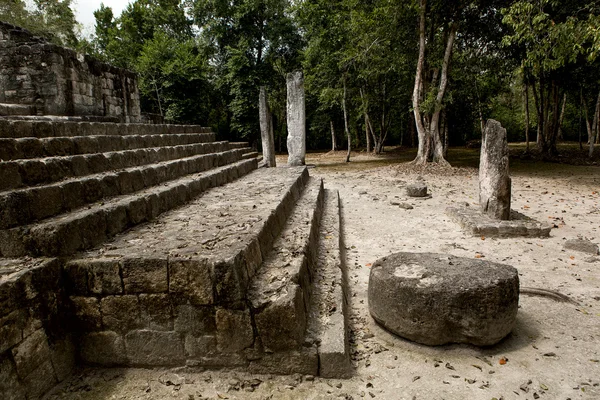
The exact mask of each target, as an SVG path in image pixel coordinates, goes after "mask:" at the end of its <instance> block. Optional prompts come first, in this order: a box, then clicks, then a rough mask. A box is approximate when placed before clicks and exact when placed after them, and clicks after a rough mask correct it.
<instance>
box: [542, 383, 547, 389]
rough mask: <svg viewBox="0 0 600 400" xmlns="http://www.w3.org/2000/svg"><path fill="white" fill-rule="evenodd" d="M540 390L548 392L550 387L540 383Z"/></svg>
mask: <svg viewBox="0 0 600 400" xmlns="http://www.w3.org/2000/svg"><path fill="white" fill-rule="evenodd" d="M540 388H541V389H542V390H548V386H546V385H544V384H543V383H540Z"/></svg>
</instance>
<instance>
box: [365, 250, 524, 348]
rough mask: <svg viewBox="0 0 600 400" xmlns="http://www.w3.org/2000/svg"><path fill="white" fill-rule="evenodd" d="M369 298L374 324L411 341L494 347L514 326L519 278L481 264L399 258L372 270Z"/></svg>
mask: <svg viewBox="0 0 600 400" xmlns="http://www.w3.org/2000/svg"><path fill="white" fill-rule="evenodd" d="M368 297H369V311H370V313H371V316H372V317H373V318H374V319H375V321H377V322H378V323H380V324H381V325H383V326H384V327H385V328H386V329H388V330H389V331H391V332H393V333H395V334H397V335H400V336H402V337H404V338H407V339H409V340H413V341H416V342H418V343H422V344H427V345H442V344H446V343H470V344H474V345H476V346H491V345H493V344H496V343H498V342H499V341H500V340H502V339H503V338H504V337H505V336H506V335H508V334H509V333H510V332H511V330H512V329H513V327H514V325H515V323H516V318H517V310H518V305H519V275H518V273H517V270H516V269H515V268H513V267H511V266H508V265H503V264H497V263H492V262H489V261H483V260H478V259H471V258H460V257H454V256H449V255H444V254H433V253H395V254H392V255H390V256H387V257H384V258H382V259H379V260H377V261H376V262H375V263H374V264H373V266H372V268H371V274H370V277H369V290H368Z"/></svg>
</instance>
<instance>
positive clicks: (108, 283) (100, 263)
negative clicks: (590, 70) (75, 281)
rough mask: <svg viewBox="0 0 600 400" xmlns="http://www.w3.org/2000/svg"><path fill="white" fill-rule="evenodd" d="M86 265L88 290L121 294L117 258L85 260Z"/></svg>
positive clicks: (106, 293) (121, 286) (96, 292)
mask: <svg viewBox="0 0 600 400" xmlns="http://www.w3.org/2000/svg"><path fill="white" fill-rule="evenodd" d="M83 262H86V263H87V265H88V268H87V274H88V290H89V292H90V293H93V294H102V295H108V294H122V293H123V282H121V275H120V266H119V261H118V260H85V261H83Z"/></svg>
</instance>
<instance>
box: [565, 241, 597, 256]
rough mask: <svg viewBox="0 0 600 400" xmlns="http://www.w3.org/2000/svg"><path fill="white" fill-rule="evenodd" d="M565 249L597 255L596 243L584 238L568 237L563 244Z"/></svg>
mask: <svg viewBox="0 0 600 400" xmlns="http://www.w3.org/2000/svg"><path fill="white" fill-rule="evenodd" d="M563 248H564V249H565V250H575V251H580V252H582V253H588V254H592V255H598V245H597V244H596V243H593V242H591V241H589V240H586V239H569V240H567V241H566V242H565V244H564V245H563Z"/></svg>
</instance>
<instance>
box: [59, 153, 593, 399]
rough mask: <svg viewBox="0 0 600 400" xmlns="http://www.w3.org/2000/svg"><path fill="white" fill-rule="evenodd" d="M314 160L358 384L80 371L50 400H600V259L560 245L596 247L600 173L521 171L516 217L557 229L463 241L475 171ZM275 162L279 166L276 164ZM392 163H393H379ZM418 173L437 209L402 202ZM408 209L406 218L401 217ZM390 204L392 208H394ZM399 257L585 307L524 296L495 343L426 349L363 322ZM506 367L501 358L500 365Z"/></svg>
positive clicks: (222, 374) (542, 167) (544, 168)
mask: <svg viewBox="0 0 600 400" xmlns="http://www.w3.org/2000/svg"><path fill="white" fill-rule="evenodd" d="M343 156H344V155H343V154H342V153H339V154H329V155H321V154H314V155H309V157H308V159H307V163H312V164H317V167H316V168H314V169H311V171H310V173H311V175H312V176H318V177H323V178H324V179H325V186H326V187H327V188H329V189H337V190H339V191H340V195H341V198H342V202H343V210H342V212H343V224H344V230H345V232H344V235H345V244H346V248H347V263H348V271H349V277H350V284H351V287H350V291H351V293H350V294H351V310H352V315H351V323H352V325H351V329H352V336H351V340H352V352H353V362H354V364H355V367H356V371H355V376H354V377H353V378H352V379H349V380H335V379H333V380H326V379H321V378H318V377H316V378H315V377H306V376H300V375H297V376H283V377H281V376H252V375H248V374H245V373H242V372H232V371H206V372H189V371H186V370H184V369H175V370H142V369H131V370H120V369H112V370H93V369H87V370H83V371H78V372H77V373H76V374H75V375H74V377H73V378H72V379H70V380H69V381H67V382H66V383H64V384H63V385H61V386H60V387H58V388H57V390H56V391H55V392H54V393H53V394H52V395H50V396H49V398H60V399H168V398H174V399H186V400H192V399H329V398H342V399H361V398H366V399H370V398H380V399H487V400H490V399H494V398H495V399H498V400H500V399H505V400H508V399H520V400H521V399H538V398H539V399H563V400H565V399H573V400H574V399H600V257H593V256H591V255H589V254H584V253H578V252H575V251H565V250H563V243H564V242H565V240H567V239H572V238H577V237H581V238H587V239H589V240H592V241H593V242H595V243H600V236H599V230H600V205H599V201H600V195H599V194H598V191H599V190H600V174H599V172H600V169H598V167H576V166H567V165H560V164H534V163H517V165H516V166H515V167H514V168H513V169H512V176H513V181H512V183H513V184H512V189H513V197H512V199H513V200H512V201H513V209H515V210H518V211H520V212H522V213H524V214H526V215H527V216H529V217H533V218H536V219H537V220H539V221H547V222H550V223H552V224H555V225H556V228H555V229H553V230H552V232H551V237H550V238H546V239H530V238H525V239H490V238H483V237H471V236H468V235H465V234H464V233H463V232H462V231H461V230H460V228H459V227H458V226H457V225H455V224H454V223H452V222H451V221H450V220H449V218H448V217H447V216H446V215H445V213H444V209H445V207H447V206H449V205H451V204H454V203H465V202H468V203H471V205H473V206H476V202H477V171H476V170H475V169H473V168H458V169H457V168H454V169H450V170H447V169H446V170H444V169H433V170H432V171H415V170H412V169H410V168H408V167H407V165H406V164H399V165H398V164H390V159H389V156H388V157H387V158H386V157H379V158H378V157H373V156H365V155H362V156H361V155H359V156H356V157H353V162H352V163H350V164H345V163H343V162H342V159H343ZM278 161H279V163H280V164H283V163H284V162H285V158H280V159H279V160H278ZM386 164H388V165H386ZM419 175H421V176H422V177H423V178H424V179H425V181H426V183H427V184H428V187H429V190H430V191H431V194H432V198H430V199H427V200H413V199H408V198H406V197H405V192H404V186H405V184H406V183H409V182H412V181H414V180H415V179H416V178H417V176H419ZM399 202H407V203H409V204H411V205H412V206H413V207H414V208H413V209H410V210H407V209H402V208H400V207H398V206H397V205H394V204H397V203H399ZM392 203H394V204H392ZM396 251H416V252H440V253H448V254H453V255H456V256H462V257H475V256H477V257H485V259H486V260H490V261H498V262H502V263H506V264H510V265H512V266H514V267H516V268H517V269H518V270H519V274H520V278H521V285H522V286H531V287H539V288H544V289H552V290H556V291H558V292H560V293H563V294H566V295H568V296H570V297H571V298H573V299H574V300H576V301H577V302H578V303H579V305H573V304H569V303H562V302H557V301H555V300H552V299H548V298H543V297H529V296H525V295H521V298H520V309H519V314H518V321H517V326H516V328H515V329H514V331H513V333H512V334H511V335H510V336H509V337H508V338H506V339H505V340H504V341H502V342H501V343H500V344H498V345H496V346H494V347H491V348H485V349H480V348H476V347H473V346H468V345H451V346H440V347H427V346H422V345H418V344H415V343H412V342H409V341H406V340H403V339H401V338H398V337H395V336H393V335H391V334H389V333H388V332H386V331H385V330H383V329H382V328H380V327H379V326H378V325H376V324H375V322H374V321H373V320H372V319H371V318H370V316H369V312H368V305H367V285H368V278H369V267H370V265H371V264H372V263H373V262H374V261H375V260H377V259H378V258H380V257H383V256H385V255H387V254H390V253H392V252H396ZM501 360H503V361H502V362H501Z"/></svg>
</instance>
